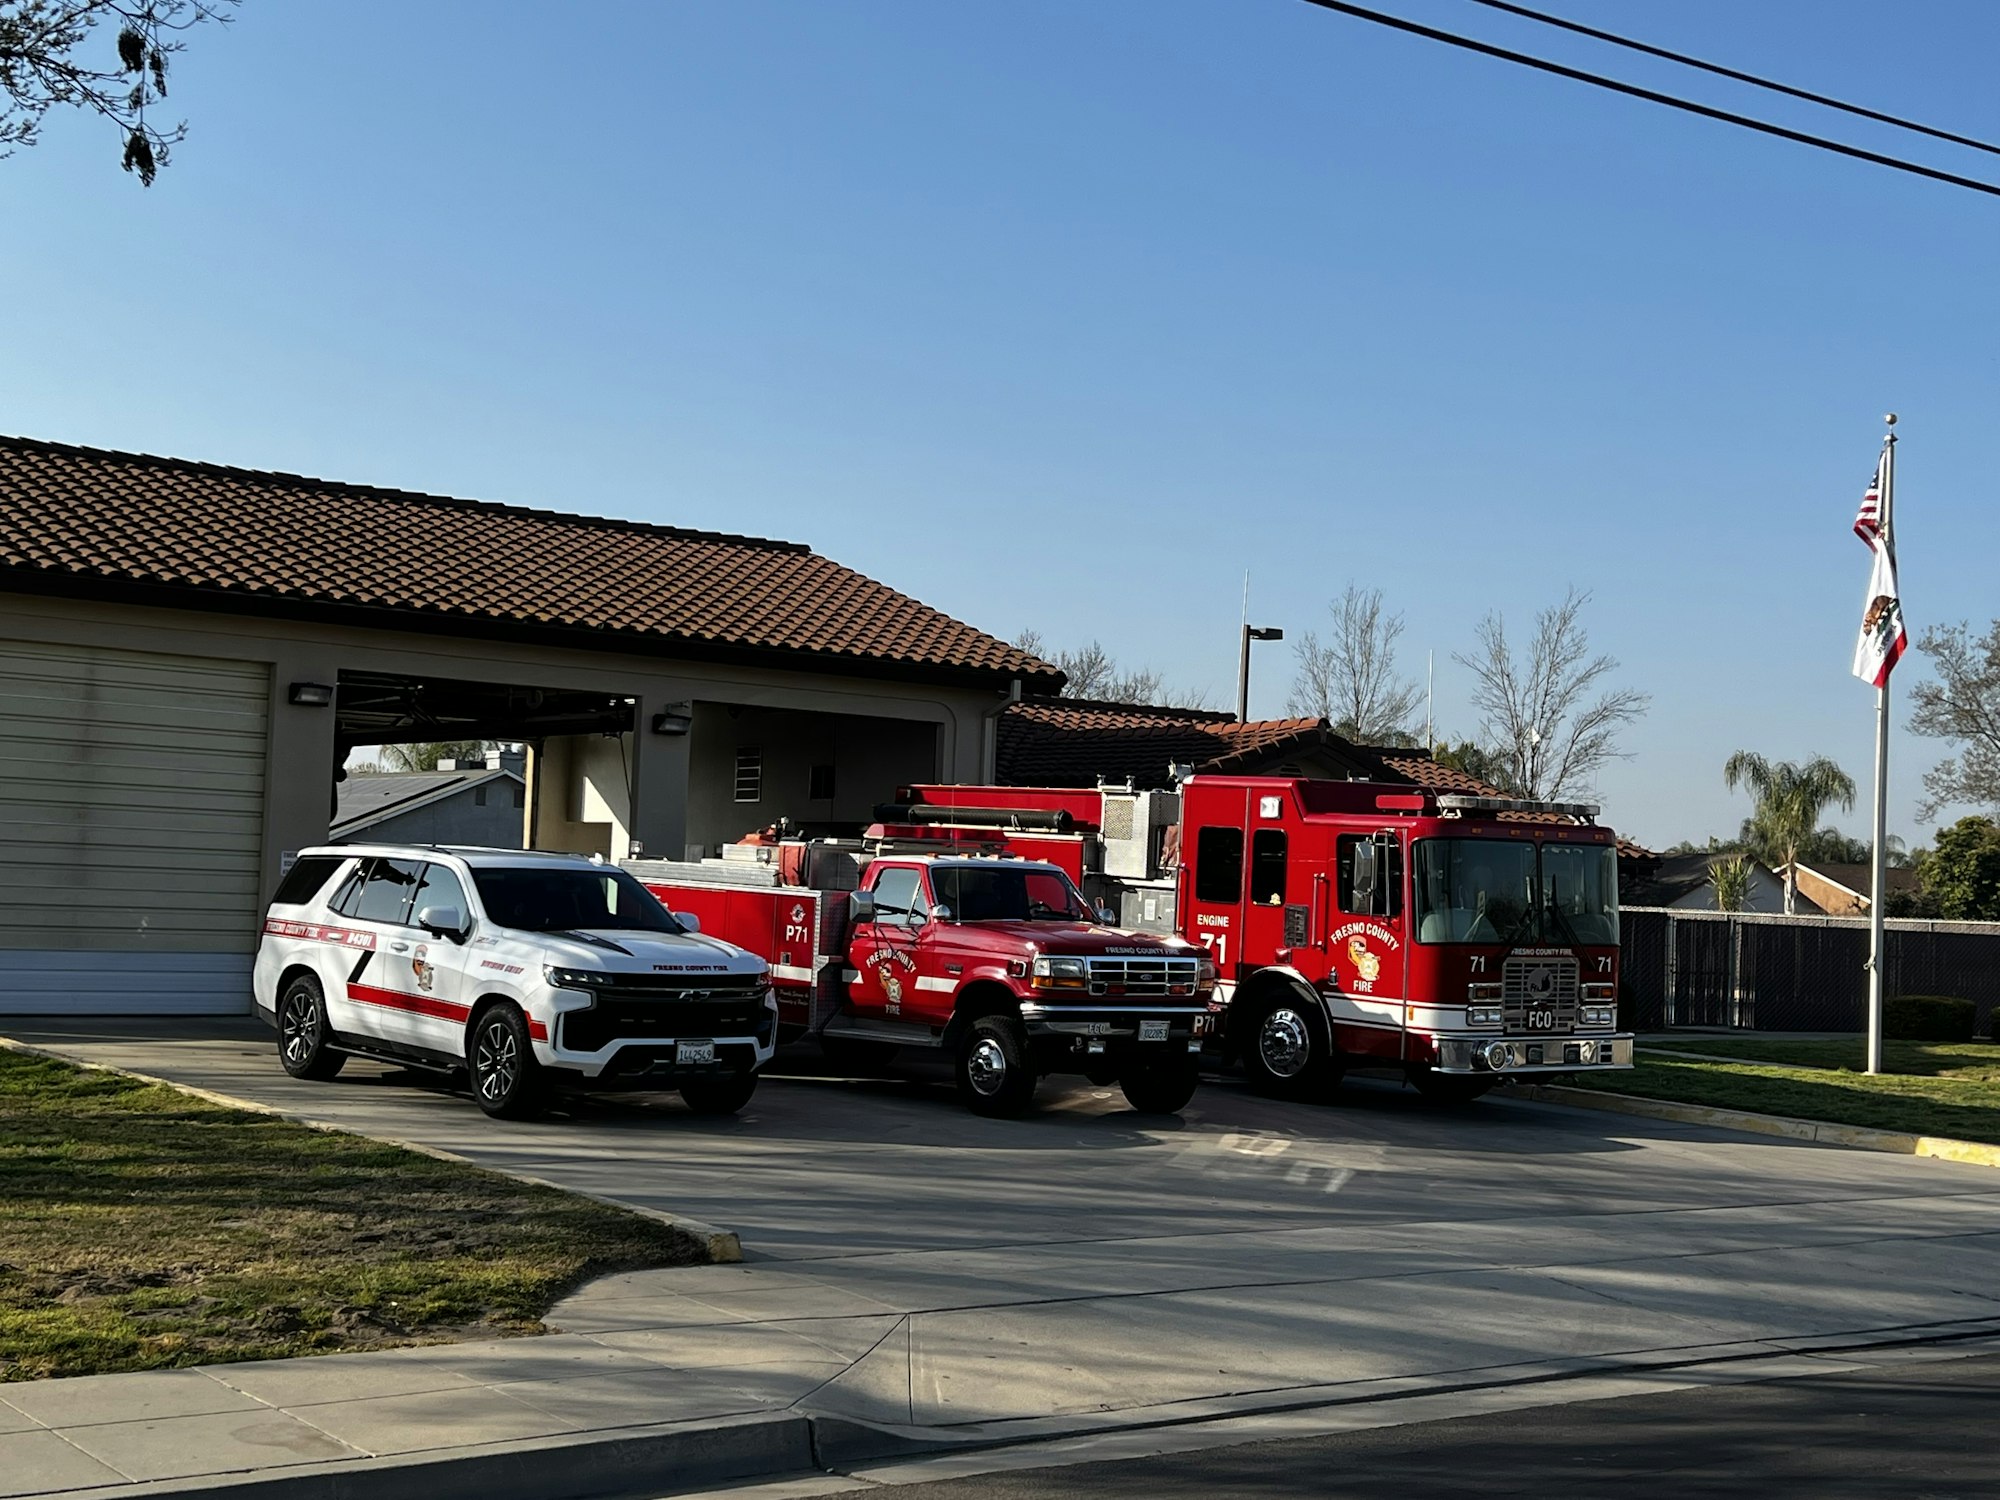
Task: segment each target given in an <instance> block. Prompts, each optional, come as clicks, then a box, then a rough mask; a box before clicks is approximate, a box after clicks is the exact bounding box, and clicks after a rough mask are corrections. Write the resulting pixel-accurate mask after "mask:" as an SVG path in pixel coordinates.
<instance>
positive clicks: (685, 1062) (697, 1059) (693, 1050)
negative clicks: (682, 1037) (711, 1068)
mask: <svg viewBox="0 0 2000 1500" xmlns="http://www.w3.org/2000/svg"><path fill="white" fill-rule="evenodd" d="M674 1061H675V1062H677V1063H679V1064H680V1065H681V1066H682V1067H684V1068H685V1067H687V1066H689V1065H690V1064H692V1063H712V1062H714V1061H715V1043H713V1042H676V1043H675V1044H674Z"/></svg>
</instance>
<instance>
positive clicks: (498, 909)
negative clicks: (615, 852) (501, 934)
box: [472, 869, 681, 932]
mask: <svg viewBox="0 0 2000 1500" xmlns="http://www.w3.org/2000/svg"><path fill="white" fill-rule="evenodd" d="M472 882H473V884H474V885H476V886H478V887H479V900H480V903H481V904H482V905H484V906H485V908H486V915H487V916H489V917H490V918H492V919H493V921H494V922H496V923H498V924H499V925H500V926H502V927H512V928H514V929H515V930H516V931H519V932H571V931H575V930H578V929H583V930H586V931H588V930H597V931H603V930H605V929H610V930H612V931H620V932H679V931H681V924H680V923H678V922H676V921H675V920H674V918H673V913H671V912H669V911H668V910H667V909H666V908H665V907H664V906H662V905H660V902H659V898H658V897H657V896H655V895H654V894H653V893H652V892H651V891H649V890H647V889H646V888H645V887H644V886H643V885H641V884H639V882H638V881H636V880H634V879H633V878H632V877H631V876H630V875H628V874H626V873H625V872H624V871H623V870H479V869H475V870H474V871H473V872H472Z"/></svg>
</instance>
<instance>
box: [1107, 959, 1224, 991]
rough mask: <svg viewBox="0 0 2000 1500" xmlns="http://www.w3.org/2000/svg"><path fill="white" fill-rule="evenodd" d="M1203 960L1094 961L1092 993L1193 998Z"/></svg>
mask: <svg viewBox="0 0 2000 1500" xmlns="http://www.w3.org/2000/svg"><path fill="white" fill-rule="evenodd" d="M1199 968H1200V960H1198V959H1192V958H1093V959H1092V960H1091V961H1090V993H1091V994H1093V995H1105V996H1114V995H1122V996H1125V997H1127V998H1138V999H1147V998H1157V997H1161V996H1184V997H1186V998H1187V999H1190V1000H1192V999H1193V998H1194V986H1195V980H1196V979H1197V978H1198V977H1199V974H1198V973H1197V971H1198V970H1199Z"/></svg>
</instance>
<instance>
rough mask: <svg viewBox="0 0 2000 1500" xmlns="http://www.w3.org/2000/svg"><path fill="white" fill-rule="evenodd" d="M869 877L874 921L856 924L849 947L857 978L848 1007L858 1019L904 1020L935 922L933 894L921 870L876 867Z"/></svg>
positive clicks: (849, 993) (851, 986)
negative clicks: (927, 930) (925, 939)
mask: <svg viewBox="0 0 2000 1500" xmlns="http://www.w3.org/2000/svg"><path fill="white" fill-rule="evenodd" d="M870 873H871V874H872V875H873V877H874V878H873V879H872V880H871V882H870V883H869V886H868V892H869V894H870V895H872V896H873V897H874V898H875V918H874V920H873V921H870V922H857V923H856V924H855V926H854V933H853V936H852V937H851V938H850V939H849V942H848V946H847V951H848V954H849V957H850V958H851V960H852V962H853V964H854V970H855V974H856V977H855V978H854V979H852V980H850V981H849V982H848V986H847V998H848V1005H849V1008H850V1009H851V1010H853V1012H854V1013H855V1014H856V1015H857V1016H865V1017H869V1018H871V1019H875V1020H889V1021H900V1020H903V1019H905V1015H904V1011H905V1008H906V1007H913V1006H914V1005H915V1004H916V996H917V973H918V968H917V945H918V942H919V941H920V939H921V936H922V933H923V930H924V925H925V923H927V922H928V921H929V920H930V912H931V903H930V892H929V890H928V888H927V887H926V885H925V881H924V872H923V869H922V868H921V867H920V866H917V865H888V866H883V865H881V864H877V865H876V867H875V869H874V870H873V871H871V872H870Z"/></svg>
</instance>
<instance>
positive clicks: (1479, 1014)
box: [1465, 1005, 1500, 1026]
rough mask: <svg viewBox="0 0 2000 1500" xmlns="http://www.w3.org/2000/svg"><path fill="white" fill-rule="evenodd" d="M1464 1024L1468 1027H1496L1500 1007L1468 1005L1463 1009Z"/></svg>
mask: <svg viewBox="0 0 2000 1500" xmlns="http://www.w3.org/2000/svg"><path fill="white" fill-rule="evenodd" d="M1465 1024H1466V1025H1468V1026H1498V1025H1499V1024H1500V1007H1499V1006H1497V1005H1468V1006H1467V1007H1466V1008H1465Z"/></svg>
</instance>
